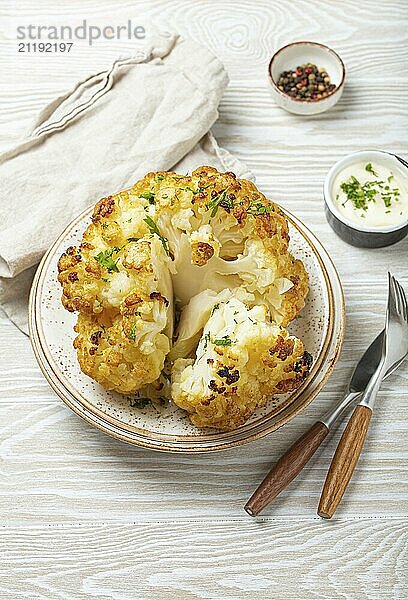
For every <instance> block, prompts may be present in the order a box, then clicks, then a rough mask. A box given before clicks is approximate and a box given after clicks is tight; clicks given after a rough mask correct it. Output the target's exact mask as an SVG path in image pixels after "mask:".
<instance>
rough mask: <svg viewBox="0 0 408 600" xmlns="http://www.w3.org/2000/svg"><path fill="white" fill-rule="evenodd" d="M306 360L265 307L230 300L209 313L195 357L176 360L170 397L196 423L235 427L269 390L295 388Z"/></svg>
mask: <svg viewBox="0 0 408 600" xmlns="http://www.w3.org/2000/svg"><path fill="white" fill-rule="evenodd" d="M311 360H312V359H311V356H310V355H309V354H308V353H307V352H305V350H304V346H303V344H302V342H301V341H300V340H298V339H297V338H295V337H293V336H290V335H289V334H288V332H287V331H286V330H285V329H283V328H282V327H280V326H279V325H276V324H275V323H271V322H270V321H269V319H268V313H267V310H266V308H265V306H254V307H253V308H248V307H247V306H246V305H245V304H244V303H242V302H241V301H240V300H237V299H235V298H233V299H231V300H229V301H228V302H225V303H223V304H221V305H220V306H219V308H218V309H217V310H215V311H213V314H212V316H211V317H210V318H209V320H208V322H207V324H206V325H205V327H204V330H203V335H202V337H201V339H200V342H199V344H198V348H197V353H196V359H195V360H194V359H182V358H181V359H177V360H176V361H175V363H174V367H173V371H172V388H171V393H172V398H173V401H174V402H175V403H176V404H177V405H178V406H180V407H181V408H183V409H184V410H187V411H188V412H189V413H190V419H191V421H192V423H193V424H194V425H196V426H197V427H217V428H219V429H224V430H228V429H234V428H236V427H238V426H239V425H242V424H243V423H244V422H245V421H246V420H247V419H248V418H249V416H250V415H251V414H252V413H253V412H254V410H255V409H256V408H257V407H259V406H262V405H264V404H265V403H266V402H267V400H268V399H269V398H270V397H271V396H272V395H273V394H280V393H284V392H288V391H290V390H292V389H294V388H296V387H298V386H299V385H300V383H301V382H302V381H303V380H304V379H305V377H306V376H307V375H308V372H309V367H310V365H311Z"/></svg>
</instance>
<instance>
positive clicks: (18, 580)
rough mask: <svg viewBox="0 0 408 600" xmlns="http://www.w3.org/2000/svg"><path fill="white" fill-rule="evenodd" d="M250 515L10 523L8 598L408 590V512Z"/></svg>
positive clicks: (3, 574) (346, 594) (358, 599)
mask: <svg viewBox="0 0 408 600" xmlns="http://www.w3.org/2000/svg"><path fill="white" fill-rule="evenodd" d="M249 519H250V517H247V519H236V520H225V521H222V520H216V521H213V522H212V523H211V524H208V523H207V522H206V521H205V520H204V521H203V520H193V521H189V522H162V523H157V524H148V525H133V524H129V525H111V526H107V525H100V526H95V525H90V524H87V523H84V524H83V525H81V526H78V525H67V526H64V527H48V528H47V527H25V528H18V529H15V528H12V527H11V528H4V529H3V530H2V531H1V539H0V549H1V555H2V561H1V562H2V565H1V567H0V569H1V570H0V581H1V583H2V585H1V588H2V595H1V597H2V598H9V599H10V600H11V599H12V600H18V599H19V598H27V597H28V598H30V600H34V599H36V598H41V599H45V598H47V599H48V598H55V599H57V598H58V599H59V598H61V599H68V598H69V599H70V598H75V599H76V600H80V599H83V598H98V599H99V598H112V599H115V600H125V599H126V600H127V599H128V598H138V599H139V598H140V599H141V600H144V599H146V600H147V599H151V598H159V599H160V600H174V598H180V599H182V600H184V599H186V600H187V599H188V600H192V599H219V598H228V599H234V600H244V599H246V598H248V599H254V598H255V599H262V600H263V599H265V598H271V599H275V600H281V599H282V598H285V599H286V600H298V599H299V598H310V599H322V598H326V599H328V598H330V600H337V599H338V600H344V598H350V599H351V598H352V599H353V600H362V599H370V600H377V599H378V598H381V599H382V600H399V599H401V600H402V599H403V598H404V597H406V596H405V592H406V587H407V583H408V582H407V571H406V569H405V568H404V566H406V554H407V546H408V544H407V543H408V521H407V520H401V519H381V520H370V519H362V520H359V521H358V522H352V523H350V522H348V521H338V522H333V523H330V526H329V527H324V526H323V524H322V523H320V522H317V521H315V522H312V523H310V522H307V523H302V522H299V521H293V520H285V521H281V520H278V519H276V520H273V521H265V520H263V521H258V522H254V521H250V522H249ZM322 549H324V560H322Z"/></svg>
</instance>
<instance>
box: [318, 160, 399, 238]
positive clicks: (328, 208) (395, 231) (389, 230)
mask: <svg viewBox="0 0 408 600" xmlns="http://www.w3.org/2000/svg"><path fill="white" fill-rule="evenodd" d="M360 160H363V161H367V162H371V161H374V162H375V161H379V162H381V163H382V164H385V165H386V166H388V167H389V168H390V169H393V170H397V171H398V172H399V173H401V172H402V173H403V176H404V177H407V178H408V162H406V161H405V160H404V159H403V158H400V157H399V156H396V155H395V154H391V153H390V152H384V151H381V150H365V151H362V152H354V153H353V154H349V155H348V156H346V157H345V158H342V159H341V160H339V161H338V162H337V163H336V164H335V165H333V167H332V168H331V169H330V171H329V172H328V174H327V176H326V179H325V182H324V188H323V191H324V202H325V212H326V218H327V221H328V223H329V225H330V226H331V228H332V229H333V230H334V231H335V232H336V233H337V235H338V236H339V237H341V238H342V239H343V240H344V241H345V242H347V243H348V244H351V245H352V246H358V247H359V248H382V247H384V246H390V245H391V244H395V243H396V242H399V241H400V240H402V239H403V238H404V237H405V236H406V235H407V233H408V219H406V220H405V222H402V223H398V224H396V225H394V226H392V227H384V228H379V227H372V228H370V227H363V226H360V225H358V224H357V223H354V222H353V221H350V220H348V219H347V217H345V216H344V215H343V214H342V213H340V212H339V210H338V209H337V208H336V206H335V204H334V202H333V194H332V187H333V183H334V180H335V178H336V176H337V175H338V173H339V172H340V171H341V170H342V169H344V168H345V167H347V166H350V165H351V164H353V163H354V162H356V163H357V162H358V161H360Z"/></svg>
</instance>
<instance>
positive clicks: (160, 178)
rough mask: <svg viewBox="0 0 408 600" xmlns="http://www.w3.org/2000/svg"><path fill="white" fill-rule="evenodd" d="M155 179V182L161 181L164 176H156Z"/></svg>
mask: <svg viewBox="0 0 408 600" xmlns="http://www.w3.org/2000/svg"><path fill="white" fill-rule="evenodd" d="M156 179H157V181H163V179H165V176H164V175H156Z"/></svg>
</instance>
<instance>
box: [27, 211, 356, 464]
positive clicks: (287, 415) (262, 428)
mask: <svg viewBox="0 0 408 600" xmlns="http://www.w3.org/2000/svg"><path fill="white" fill-rule="evenodd" d="M283 210H284V212H285V214H286V216H287V218H288V220H289V221H290V223H291V225H292V226H293V227H295V228H296V229H297V230H298V232H299V233H300V235H301V236H302V237H303V238H304V239H305V240H306V242H307V244H308V246H309V247H310V249H311V250H312V252H313V254H314V255H315V257H316V258H317V260H318V262H319V265H320V268H321V272H322V274H323V276H324V280H325V283H326V287H327V295H328V299H329V327H328V329H327V332H326V338H325V340H324V343H323V346H322V348H321V350H320V353H319V356H318V359H317V360H316V361H315V364H314V366H313V368H312V373H311V376H309V377H308V379H307V380H306V381H305V383H304V384H303V385H302V386H301V387H300V388H299V389H298V390H296V392H295V393H294V394H292V395H291V396H290V397H289V398H288V399H287V400H286V401H285V402H284V403H282V404H281V405H280V406H279V407H278V409H277V410H276V411H275V412H273V413H272V414H269V415H265V416H262V417H260V418H259V419H258V420H256V421H252V422H250V423H247V424H245V425H244V426H242V427H240V428H238V429H236V430H234V431H231V432H219V433H217V434H209V435H208V434H203V435H197V436H191V435H190V436H181V435H170V434H169V435H163V434H160V433H157V432H146V430H144V429H140V428H137V427H135V426H133V425H130V424H125V423H124V422H123V421H120V420H118V419H115V418H114V417H111V416H110V415H107V414H106V413H104V412H103V411H100V410H99V409H98V408H97V407H95V406H94V405H93V404H91V403H90V402H88V401H87V400H86V398H83V397H82V398H81V397H79V396H78V392H77V391H76V389H75V387H74V386H67V385H66V384H65V383H64V382H63V381H61V379H60V378H59V377H58V372H56V371H55V369H54V368H53V366H52V364H53V363H52V357H51V356H49V357H47V355H48V354H49V353H48V349H47V347H46V343H45V341H44V335H43V333H42V328H41V326H39V324H38V321H37V310H36V307H37V302H36V301H37V298H38V290H39V287H40V285H41V284H42V283H43V279H44V274H45V273H46V272H47V269H48V267H49V265H50V263H51V261H52V260H53V259H54V254H55V253H54V249H55V248H56V247H57V246H58V245H59V244H60V243H61V241H62V239H63V238H64V237H65V236H66V235H67V233H68V232H69V231H71V230H72V229H73V228H74V227H75V226H76V225H77V224H78V223H79V222H80V221H81V220H83V219H84V218H86V217H87V215H88V214H90V213H91V211H92V207H90V208H88V209H86V210H85V211H83V212H82V213H81V214H80V215H79V216H78V217H77V218H76V219H75V220H74V221H72V222H71V223H70V224H69V225H68V226H67V227H66V228H65V229H64V231H63V232H62V233H61V234H60V235H59V236H58V238H57V240H56V241H55V242H54V244H53V245H52V246H51V248H50V249H49V251H48V252H47V253H46V255H45V256H44V258H43V260H42V261H41V263H40V265H39V267H38V269H37V272H36V275H35V278H34V281H33V285H32V289H31V292H30V300H29V330H30V337H31V341H32V346H33V350H34V354H35V357H36V359H37V361H38V364H39V366H40V368H41V370H42V372H43V374H44V376H45V377H46V379H47V381H48V382H49V384H50V385H51V387H52V388H53V389H54V391H55V392H56V393H57V394H58V395H59V396H60V397H61V399H62V400H63V401H64V402H65V403H66V404H67V405H68V406H69V407H70V408H71V409H72V410H74V412H76V413H77V414H78V415H79V416H81V417H82V418H83V419H85V420H86V421H87V422H88V423H89V424H91V425H93V426H95V427H97V428H98V429H100V430H102V431H104V432H105V433H108V434H109V435H112V436H114V437H116V438H118V439H121V440H123V441H126V442H128V443H131V444H134V445H140V446H143V447H146V448H150V449H154V450H159V451H166V452H208V451H216V450H223V449H226V448H231V447H233V446H237V445H242V444H245V443H248V442H250V441H253V440H255V439H258V438H259V437H263V436H265V435H267V434H268V433H271V432H272V431H274V430H276V429H278V428H279V427H281V426H282V425H284V424H285V423H287V422H288V421H290V420H291V419H292V418H293V417H295V416H296V415H297V414H298V413H299V412H301V411H302V410H303V409H304V408H306V406H307V405H308V404H309V403H310V402H311V401H312V400H313V399H314V398H315V397H316V395H317V394H318V392H319V391H320V390H321V388H322V387H323V385H324V384H325V382H326V381H327V379H328V378H329V376H330V374H331V372H332V370H333V368H334V365H335V363H336V361H337V358H338V356H339V353H340V349H341V345H342V342H343V337H344V322H345V309H344V296H343V291H342V288H341V284H340V280H339V277H338V274H337V271H336V269H335V267H334V265H333V263H332V261H331V259H330V257H329V255H328V254H327V252H326V251H325V249H324V248H323V246H322V245H321V244H320V242H319V240H318V239H317V238H316V237H315V236H314V234H313V233H311V232H310V230H309V229H308V228H307V227H306V226H305V225H304V224H303V223H302V222H301V221H299V219H297V218H296V217H294V216H293V215H292V214H291V213H290V212H289V211H287V210H285V209H283ZM310 237H312V238H313V240H314V241H313V242H312V240H311V239H310ZM316 245H317V246H319V247H320V252H321V253H322V254H323V256H324V257H325V261H326V262H327V265H328V267H329V269H330V270H331V271H332V276H333V279H334V284H335V286H336V292H337V293H336V296H337V298H338V303H340V306H339V307H337V309H340V322H339V326H338V332H337V336H336V339H335V340H334V341H335V347H334V351H333V350H332V356H331V357H329V364H328V365H327V366H326V365H325V364H324V363H325V361H326V359H327V356H328V354H329V351H330V349H332V347H333V343H332V342H333V334H334V320H335V315H334V293H333V289H332V282H331V280H330V277H329V274H328V272H327V268H326V264H325V262H324V261H323V259H322V257H321V256H320V253H319V251H318V250H317V248H316ZM40 292H41V289H40ZM42 338H43V339H42ZM322 366H325V368H323V369H321V367H322ZM321 370H322V371H323V372H324V374H323V377H321V379H320V381H318V382H317V384H316V385H315V386H314V388H313V389H312V384H314V383H316V379H318V375H320V374H321ZM308 388H309V389H310V392H309V394H308V395H306V396H305V397H301V396H302V394H304V393H305V392H306V391H307V390H308ZM299 400H300V401H299Z"/></svg>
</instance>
